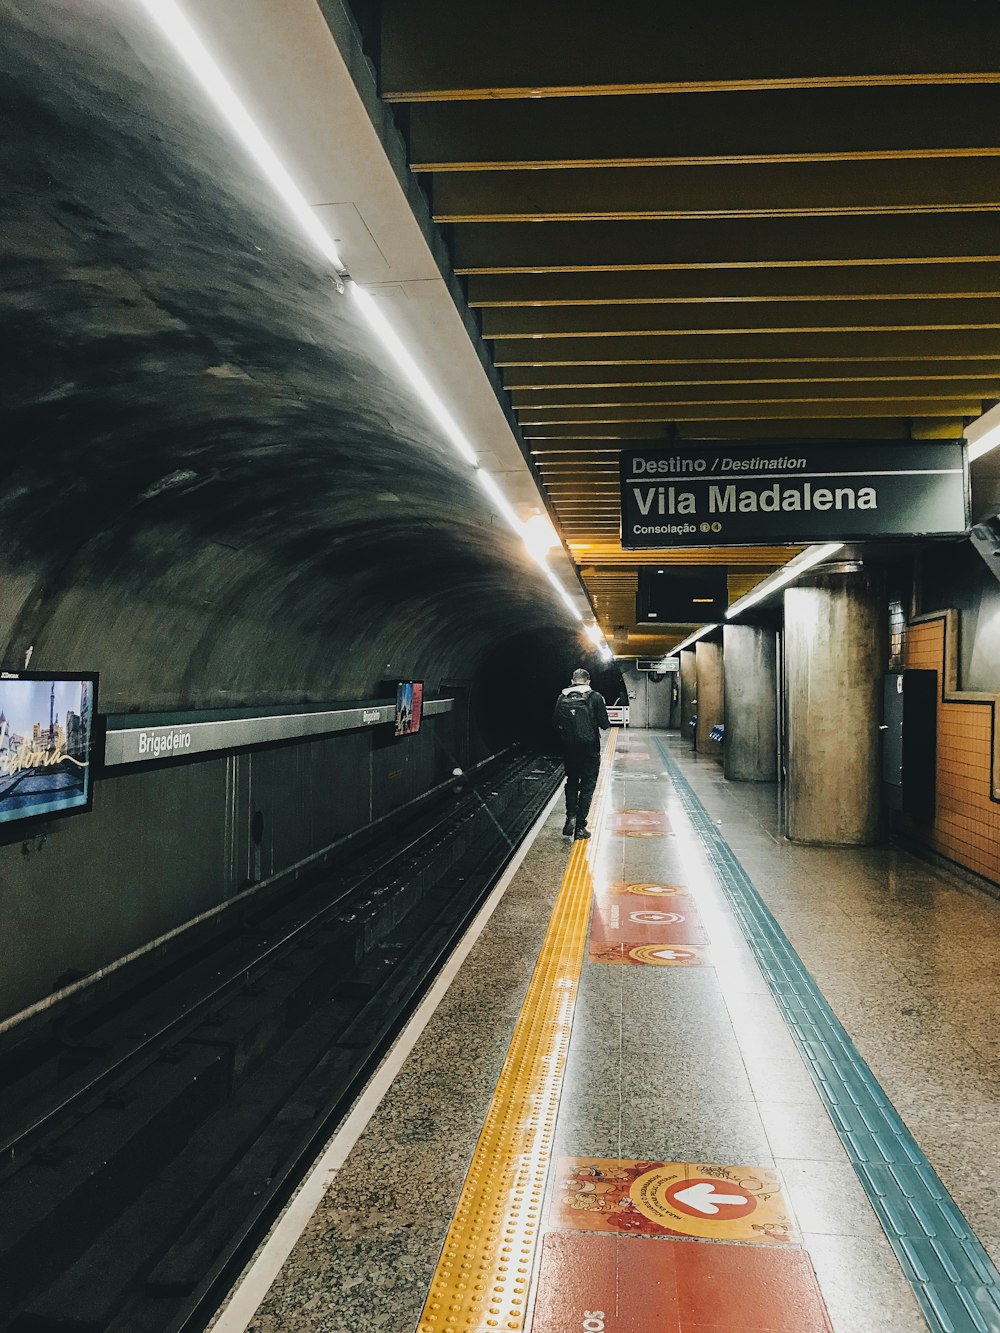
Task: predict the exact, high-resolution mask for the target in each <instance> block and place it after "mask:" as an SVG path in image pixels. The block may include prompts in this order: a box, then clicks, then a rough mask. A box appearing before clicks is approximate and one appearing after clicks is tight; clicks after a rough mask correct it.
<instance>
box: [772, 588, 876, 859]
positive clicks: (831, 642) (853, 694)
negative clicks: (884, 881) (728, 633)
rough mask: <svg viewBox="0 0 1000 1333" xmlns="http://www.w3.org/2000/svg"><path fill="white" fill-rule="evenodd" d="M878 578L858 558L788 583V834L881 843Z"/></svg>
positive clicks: (796, 838) (809, 838)
mask: <svg viewBox="0 0 1000 1333" xmlns="http://www.w3.org/2000/svg"><path fill="white" fill-rule="evenodd" d="M882 600H883V599H882V588H881V580H880V578H879V577H878V574H877V572H876V571H872V570H868V569H864V568H863V567H860V566H854V567H853V568H848V569H847V570H844V571H843V572H839V573H838V572H831V573H829V574H822V575H821V576H819V577H818V578H816V579H815V580H814V581H812V582H811V583H810V584H809V585H807V586H803V585H802V584H796V585H795V586H794V587H790V588H787V589H786V591H785V679H786V688H787V722H786V728H787V736H788V753H787V759H786V763H787V772H788V792H787V833H788V837H789V838H791V839H792V840H793V841H795V842H811V843H830V844H833V845H836V846H865V845H868V844H870V843H873V842H878V841H879V838H880V836H881V834H882V827H881V819H880V796H881V791H880V787H881V783H880V772H879V729H878V728H879V716H880V704H881V698H880V696H881V678H882V673H883V672H884V670H885V665H886V653H887V643H886V639H887V634H888V626H887V621H886V616H885V615H884V613H883V605H882Z"/></svg>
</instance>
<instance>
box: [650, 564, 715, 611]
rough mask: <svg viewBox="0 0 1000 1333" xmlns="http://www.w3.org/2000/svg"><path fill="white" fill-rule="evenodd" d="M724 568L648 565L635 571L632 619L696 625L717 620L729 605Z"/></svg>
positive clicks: (713, 566)
mask: <svg viewBox="0 0 1000 1333" xmlns="http://www.w3.org/2000/svg"><path fill="white" fill-rule="evenodd" d="M727 574H728V571H727V568H726V566H725V565H665V566H664V567H663V568H662V569H658V568H657V567H656V566H655V565H649V566H645V567H643V568H641V569H640V570H639V577H638V586H637V592H636V599H635V617H636V620H637V621H639V622H640V623H641V624H650V623H652V624H659V625H671V624H673V625H697V624H703V623H705V622H706V621H710V620H716V621H717V620H721V619H722V618H723V616H724V615H725V614H726V607H727V606H728V605H729V597H728V595H727Z"/></svg>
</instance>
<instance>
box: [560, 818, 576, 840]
mask: <svg viewBox="0 0 1000 1333" xmlns="http://www.w3.org/2000/svg"><path fill="white" fill-rule="evenodd" d="M575 828H576V821H575V820H574V818H573V816H572V815H567V816H566V823H565V824H563V837H564V838H572V836H573V830H574V829H575Z"/></svg>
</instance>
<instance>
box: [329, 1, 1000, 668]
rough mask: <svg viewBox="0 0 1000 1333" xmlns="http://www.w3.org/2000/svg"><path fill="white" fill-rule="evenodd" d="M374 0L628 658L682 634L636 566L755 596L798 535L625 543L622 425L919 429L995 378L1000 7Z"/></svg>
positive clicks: (602, 608)
mask: <svg viewBox="0 0 1000 1333" xmlns="http://www.w3.org/2000/svg"><path fill="white" fill-rule="evenodd" d="M353 8H354V12H355V15H356V18H357V20H358V23H359V25H360V27H361V29H362V31H363V35H364V38H365V43H366V49H367V51H368V53H369V56H370V58H371V59H372V62H373V64H374V65H375V67H376V73H377V75H378V78H379V85H380V92H381V95H382V98H383V99H384V101H386V102H387V103H390V104H391V105H392V107H393V109H394V113H395V116H396V120H397V122H398V124H399V126H400V128H401V130H402V131H403V134H404V137H405V139H406V143H407V145H408V153H409V161H410V165H411V167H412V169H413V170H414V171H415V172H417V173H418V174H419V178H420V180H421V182H422V183H423V185H424V188H425V191H426V194H427V196H428V198H429V200H430V204H431V211H432V215H433V217H434V218H435V219H436V221H437V222H438V224H439V225H440V226H441V228H442V229H443V234H444V236H445V239H446V240H447V243H448V245H449V247H450V251H451V259H452V263H453V265H454V268H455V270H456V272H457V273H459V274H460V275H462V277H463V278H464V281H465V282H466V284H467V297H468V301H469V304H470V305H471V306H472V307H473V308H474V309H475V310H476V311H477V313H478V316H479V319H480V321H481V328H482V333H483V336H484V337H485V338H486V339H487V341H488V345H489V346H490V348H491V350H492V356H493V360H494V364H495V365H496V367H497V368H498V369H499V371H500V373H501V375H502V379H503V384H504V386H505V388H506V390H507V391H508V393H509V394H510V398H511V402H512V405H513V407H514V410H515V413H516V418H517V421H518V423H519V425H520V428H521V431H522V432H523V436H524V439H525V441H526V443H527V446H528V448H529V449H530V452H531V456H532V459H533V461H534V463H535V464H536V465H537V468H538V471H539V474H540V476H541V478H542V481H543V483H544V487H545V491H546V493H547V496H548V499H549V501H550V503H551V507H552V512H553V513H554V515H555V516H556V518H557V521H558V524H559V527H560V529H561V532H562V535H563V537H564V539H565V541H566V543H567V545H568V547H569V549H570V551H571V553H572V555H573V557H574V559H575V561H576V562H577V564H578V566H579V568H580V571H581V574H582V576H583V578H584V581H585V583H586V586H587V588H588V591H589V592H590V595H591V598H592V600H593V602H594V606H595V609H596V611H597V613H598V616H599V618H600V622H601V625H602V627H603V629H604V630H605V632H606V634H607V635H608V638H609V639H612V637H613V636H614V642H615V645H616V648H617V649H618V651H619V652H623V651H624V652H628V651H635V652H637V653H643V654H646V653H653V652H656V651H659V650H661V649H665V648H668V647H670V646H672V644H674V643H676V642H677V641H678V639H679V637H680V635H681V633H682V632H686V628H687V627H673V629H672V630H671V629H670V628H669V627H661V628H659V629H658V628H657V627H655V626H639V625H637V624H636V622H635V605H634V600H635V584H636V569H637V567H638V566H639V565H640V564H648V563H654V562H655V563H656V564H657V565H659V566H663V565H664V564H669V563H671V562H673V561H679V562H683V563H689V562H693V563H725V564H727V565H728V566H729V571H730V575H729V578H730V597H731V599H732V598H735V597H736V596H738V595H740V593H741V592H743V591H746V590H747V589H748V588H749V587H751V586H752V585H753V584H754V583H755V582H756V581H758V580H759V579H760V578H761V577H763V576H764V575H765V574H766V573H767V572H769V571H770V570H771V569H773V568H774V567H775V566H776V565H778V564H780V563H782V562H783V561H785V560H787V559H788V558H789V556H790V555H791V554H793V553H794V552H793V550H790V549H789V548H783V547H776V548H767V549H761V548H739V549H728V550H709V551H699V552H694V553H688V552H682V551H678V552H670V551H655V552H649V553H643V552H632V551H630V552H623V551H622V549H621V544H620V540H619V505H618V484H617V456H618V450H619V448H620V447H621V445H622V443H623V442H626V441H627V442H635V441H648V440H662V441H666V440H699V439H715V438H726V439H733V438H737V439H741V438H746V439H762V438H768V437H800V438H806V437H807V438H829V439H843V440H845V441H849V440H858V439H871V438H879V439H895V440H899V441H900V445H901V447H905V441H906V440H908V439H913V438H920V439H935V438H941V439H945V438H955V437H956V436H958V435H960V434H961V433H962V429H963V426H964V424H965V423H966V422H967V421H969V420H971V419H973V418H975V417H977V416H979V415H980V413H981V412H982V411H983V410H984V408H986V407H989V406H990V405H991V404H992V403H993V402H994V401H995V400H997V399H998V398H1000V327H998V318H997V317H998V313H1000V227H998V226H997V209H998V207H1000V170H998V166H1000V164H998V162H997V160H996V159H997V158H998V157H1000V72H998V71H1000V9H998V8H997V7H996V6H994V5H992V4H986V3H966V4H962V5H958V6H941V5H937V4H931V3H923V4H913V3H908V4H905V5H904V4H878V5H874V6H867V7H866V8H865V9H864V11H863V24H864V26H863V28H861V29H859V28H857V27H855V26H853V25H852V23H850V22H848V21H846V20H845V19H844V18H843V16H842V15H840V14H838V12H837V11H836V9H835V7H831V9H830V10H829V11H828V12H827V13H825V14H824V13H823V12H821V11H817V10H815V9H810V8H808V7H806V8H803V7H802V6H801V5H800V4H794V5H792V4H767V5H764V6H753V7H748V6H735V5H728V6H727V5H722V6H719V5H714V6H703V7H700V8H699V7H688V6H684V7H680V8H679V7H677V6H674V5H664V4H662V3H660V2H659V0H657V2H654V3H636V2H635V0H631V2H626V3H621V4H618V5H616V6H615V7H614V10H613V13H611V11H609V10H608V7H607V6H606V5H605V4H597V3H593V2H592V0H573V2H572V3H568V0H550V3H548V4H546V5H539V4H538V3H537V0H533V2H532V3H528V0H507V3H505V4H504V5H503V6H491V7H484V6H469V5H468V4H467V3H464V0H463V2H460V0H384V2H382V3H380V2H379V0H370V2H369V0H357V3H355V4H354V6H353ZM858 13H859V14H860V13H862V11H858ZM609 15H610V17H609ZM626 635H627V637H626Z"/></svg>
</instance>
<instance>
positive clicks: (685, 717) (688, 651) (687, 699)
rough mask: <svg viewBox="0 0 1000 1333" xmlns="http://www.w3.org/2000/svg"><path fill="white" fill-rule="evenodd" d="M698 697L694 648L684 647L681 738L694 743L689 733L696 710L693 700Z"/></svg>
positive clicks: (682, 659)
mask: <svg viewBox="0 0 1000 1333" xmlns="http://www.w3.org/2000/svg"><path fill="white" fill-rule="evenodd" d="M697 698H698V675H697V669H696V666H695V660H694V649H693V648H685V649H684V650H683V651H682V653H681V718H680V728H681V739H682V740H685V741H690V742H691V744H692V746H693V745H694V736H693V735H692V733H691V718H692V717H693V716H694V714H695V713H696V712H697V711H698V710H697V708H696V707H695V700H696V699H697Z"/></svg>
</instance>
